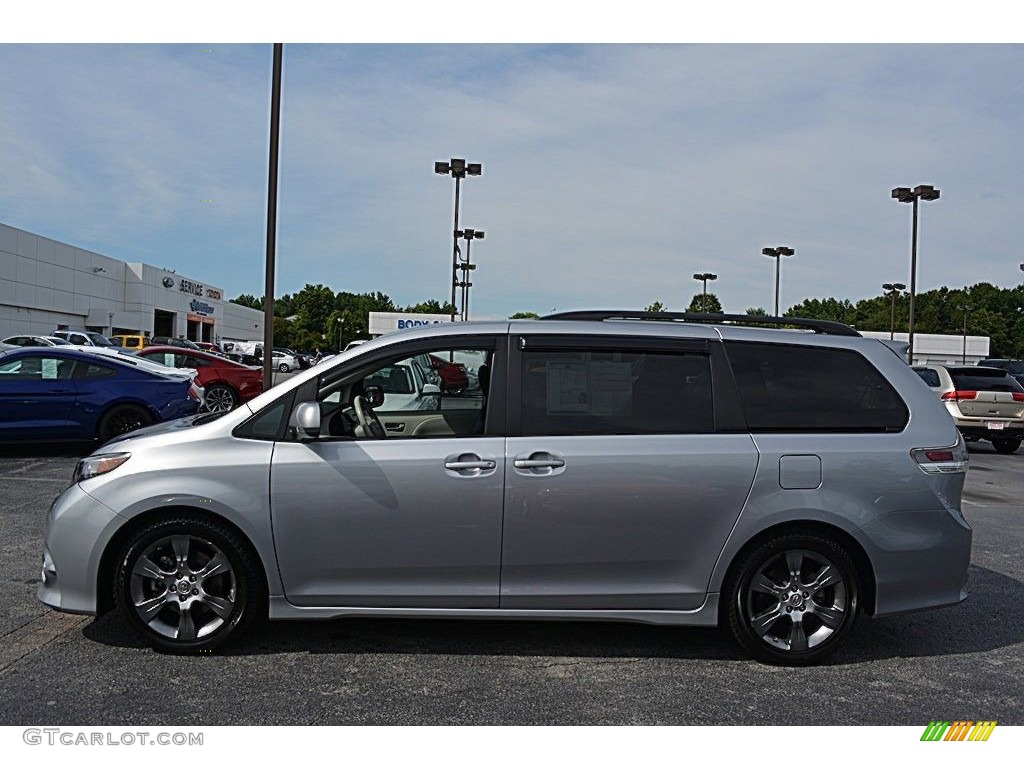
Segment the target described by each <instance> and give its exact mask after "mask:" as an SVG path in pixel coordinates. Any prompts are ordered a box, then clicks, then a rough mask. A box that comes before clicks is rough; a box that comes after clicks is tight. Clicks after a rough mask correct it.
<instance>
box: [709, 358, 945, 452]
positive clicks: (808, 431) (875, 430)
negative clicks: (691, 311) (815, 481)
mask: <svg viewBox="0 0 1024 768" xmlns="http://www.w3.org/2000/svg"><path fill="white" fill-rule="evenodd" d="M752 345H757V346H759V347H765V346H768V347H787V348H797V349H813V350H817V351H819V352H821V353H825V352H833V353H836V352H838V353H844V354H850V355H855V356H856V357H858V358H860V360H861V361H862V362H863V363H864V365H865V366H867V367H868V368H870V369H871V370H872V371H874V373H875V375H876V376H877V377H878V379H879V380H880V381H881V382H882V383H883V384H884V385H885V386H886V387H888V389H889V392H890V393H891V394H892V395H893V396H894V397H895V399H896V401H897V402H898V403H899V404H900V405H901V406H902V407H903V414H904V415H903V421H902V424H901V425H900V426H899V427H898V428H896V427H837V426H822V427H805V426H797V427H788V426H787V427H778V426H776V427H751V426H750V424H749V423H747V421H746V412H745V411H744V410H743V400H742V398H741V396H740V392H739V382H736V394H737V404H738V405H739V407H740V413H741V414H742V416H743V420H744V424H745V425H746V430H747V431H748V432H749V433H750V434H752V435H775V434H777V435H783V434H785V435H793V434H805V435H820V434H833V435H856V434H871V435H888V434H899V433H902V432H904V431H906V429H907V427H908V426H909V424H910V407H909V406H908V405H907V401H906V400H905V399H904V398H903V396H902V395H901V394H900V392H899V390H898V389H896V387H895V386H894V385H893V383H892V382H891V381H889V378H888V377H887V376H886V375H885V374H884V373H882V372H881V371H880V370H879V369H878V366H876V365H875V364H874V363H873V362H872V361H871V359H870V358H869V357H867V356H866V355H865V354H864V353H863V352H861V351H860V350H859V349H853V348H851V347H832V346H825V345H821V344H796V343H786V342H768V341H752V340H748V339H744V340H728V341H725V342H724V345H723V346H724V354H725V356H726V359H727V360H728V361H729V368H730V370H732V357H731V356H730V355H729V350H730V349H732V348H735V347H738V346H752ZM914 375H915V376H916V375H917V374H916V373H915V374H914ZM733 378H734V379H735V373H733ZM922 383H924V382H922ZM926 386H927V385H926Z"/></svg>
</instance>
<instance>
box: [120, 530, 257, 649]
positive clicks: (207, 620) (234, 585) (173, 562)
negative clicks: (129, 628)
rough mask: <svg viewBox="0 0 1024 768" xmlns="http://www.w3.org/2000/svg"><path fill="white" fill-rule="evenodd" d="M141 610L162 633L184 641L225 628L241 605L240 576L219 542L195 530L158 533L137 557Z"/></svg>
mask: <svg viewBox="0 0 1024 768" xmlns="http://www.w3.org/2000/svg"><path fill="white" fill-rule="evenodd" d="M128 589H129V595H130V599H131V604H132V606H133V608H134V611H135V614H136V616H137V617H138V618H139V620H140V621H141V622H142V623H143V624H144V625H146V626H147V627H148V628H149V629H150V630H151V631H153V632H155V633H156V634H157V635H160V636H161V637H164V638H167V639H168V640H173V641H177V642H182V643H189V642H194V641H196V640H201V639H203V638H205V637H208V636H209V635H211V634H213V633H214V632H216V631H217V630H219V629H220V628H221V627H222V626H223V625H224V623H225V622H226V621H228V620H229V618H230V617H231V615H232V612H233V611H234V610H235V603H236V599H237V595H238V579H237V578H236V575H235V572H234V569H233V568H232V565H231V561H230V560H229V559H228V557H227V555H226V554H225V553H224V552H223V551H221V549H220V548H219V547H217V546H216V545H215V544H213V543H212V542H210V541H209V540H207V539H205V538H203V537H200V536H195V535H189V534H175V535H171V536H165V537H163V538H160V539H157V540H156V541H154V542H153V543H152V544H150V545H149V546H148V547H146V549H145V550H143V552H142V553H141V554H140V555H139V556H138V557H137V558H136V559H135V561H134V562H133V563H131V573H130V578H129V585H128Z"/></svg>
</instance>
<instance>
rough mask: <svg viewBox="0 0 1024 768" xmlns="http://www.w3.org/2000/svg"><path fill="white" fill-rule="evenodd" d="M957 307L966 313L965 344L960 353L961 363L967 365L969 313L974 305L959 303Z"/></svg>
mask: <svg viewBox="0 0 1024 768" xmlns="http://www.w3.org/2000/svg"><path fill="white" fill-rule="evenodd" d="M956 308H957V309H958V310H960V311H961V312H963V313H964V346H963V351H962V352H961V355H960V365H967V315H968V314H970V313H971V312H972V311H973V310H974V305H973V304H957V306H956Z"/></svg>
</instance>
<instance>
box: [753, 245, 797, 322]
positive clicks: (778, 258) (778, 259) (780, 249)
mask: <svg viewBox="0 0 1024 768" xmlns="http://www.w3.org/2000/svg"><path fill="white" fill-rule="evenodd" d="M761 253H763V254H764V255H765V256H770V257H771V258H773V259H775V317H778V316H779V273H780V271H781V265H782V257H783V256H792V255H794V254H795V253H796V251H795V250H793V249H792V248H790V247H789V246H787V245H779V246H776V247H775V248H762V249H761Z"/></svg>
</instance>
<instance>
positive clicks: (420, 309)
mask: <svg viewBox="0 0 1024 768" xmlns="http://www.w3.org/2000/svg"><path fill="white" fill-rule="evenodd" d="M452 309H453V307H452V303H451V302H450V301H446V302H444V303H443V304H442V303H441V302H440V301H438V300H437V299H427V300H426V301H421V302H420V303H419V304H411V305H409V306H408V307H406V308H405V309H403V310H402V311H403V312H415V313H417V314H422V315H450V314H451V313H452Z"/></svg>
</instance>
